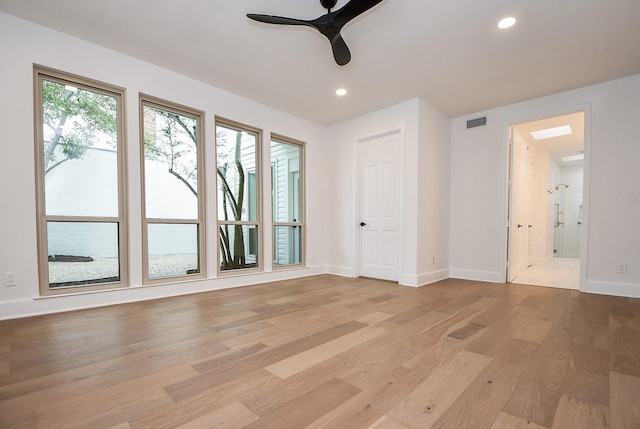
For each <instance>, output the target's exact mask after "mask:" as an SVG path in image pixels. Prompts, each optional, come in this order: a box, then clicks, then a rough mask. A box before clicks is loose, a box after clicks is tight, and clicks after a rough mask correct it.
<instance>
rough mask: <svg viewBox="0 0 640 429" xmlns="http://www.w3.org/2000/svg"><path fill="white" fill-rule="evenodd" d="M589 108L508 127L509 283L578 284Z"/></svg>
mask: <svg viewBox="0 0 640 429" xmlns="http://www.w3.org/2000/svg"><path fill="white" fill-rule="evenodd" d="M584 144H585V112H583V111H581V112H576V113H571V114H566V115H560V116H554V117H550V118H545V119H540V120H535V121H530V122H526V123H521V124H517V125H513V126H511V127H510V129H509V177H508V182H509V199H508V201H509V207H508V212H509V216H508V219H509V222H508V234H507V237H508V238H507V241H508V243H507V279H506V280H507V282H510V283H511V282H512V283H520V284H528V285H537V286H550V287H558V288H566V289H579V287H580V264H581V260H580V257H581V247H582V246H581V244H582V243H581V241H582V229H583V214H584V204H583V188H584Z"/></svg>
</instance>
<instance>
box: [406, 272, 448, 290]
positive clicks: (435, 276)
mask: <svg viewBox="0 0 640 429" xmlns="http://www.w3.org/2000/svg"><path fill="white" fill-rule="evenodd" d="M448 278H449V270H448V269H444V270H438V271H430V272H428V273H422V274H419V275H417V276H414V275H408V274H404V275H401V276H400V282H399V283H400V285H402V286H411V287H422V286H426V285H430V284H432V283H436V282H439V281H442V280H446V279H448Z"/></svg>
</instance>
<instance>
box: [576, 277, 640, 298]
mask: <svg viewBox="0 0 640 429" xmlns="http://www.w3.org/2000/svg"><path fill="white" fill-rule="evenodd" d="M580 291H581V292H587V293H594V294H597V295H612V296H621V297H625V298H640V285H639V284H633V283H605V282H598V281H592V280H587V281H586V282H585V283H584V284H583V287H582V288H581V289H580Z"/></svg>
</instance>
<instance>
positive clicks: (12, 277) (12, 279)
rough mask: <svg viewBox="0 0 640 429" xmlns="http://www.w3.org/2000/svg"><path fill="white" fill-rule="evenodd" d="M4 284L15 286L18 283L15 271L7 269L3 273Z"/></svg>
mask: <svg viewBox="0 0 640 429" xmlns="http://www.w3.org/2000/svg"><path fill="white" fill-rule="evenodd" d="M4 285H5V286H7V287H9V286H17V285H18V283H17V281H16V273H14V272H11V271H8V272H6V273H4Z"/></svg>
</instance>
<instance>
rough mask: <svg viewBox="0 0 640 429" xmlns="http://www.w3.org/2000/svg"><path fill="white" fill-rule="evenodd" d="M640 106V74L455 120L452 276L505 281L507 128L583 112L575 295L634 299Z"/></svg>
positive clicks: (639, 273) (637, 286)
mask: <svg viewBox="0 0 640 429" xmlns="http://www.w3.org/2000/svg"><path fill="white" fill-rule="evenodd" d="M638 100H640V75H636V76H631V77H628V78H624V79H619V80H615V81H611V82H606V83H603V84H599V85H594V86H590V87H586V88H581V89H578V90H574V91H568V92H564V93H561V94H555V95H551V96H548V97H542V98H538V99H535V100H530V101H526V102H522V103H518V104H513V105H509V106H503V107H500V108H496V109H492V110H489V111H486V112H481V113H478V114H477V115H469V116H467V117H461V118H456V119H454V120H453V124H452V147H451V150H452V152H451V153H452V168H451V170H452V171H451V243H450V244H451V275H452V277H460V278H471V279H475V280H488V281H494V282H502V281H504V278H505V275H504V273H505V264H506V258H505V255H506V229H505V226H506V210H505V207H506V171H507V170H506V167H507V136H506V130H507V128H508V125H511V124H516V123H521V122H525V121H528V120H533V119H539V118H542V117H548V116H553V115H556V114H562V113H569V112H574V111H579V110H584V109H586V118H585V119H586V123H587V133H586V141H585V151H586V165H585V171H586V176H587V178H588V180H587V181H585V188H584V190H585V195H584V206H585V213H584V221H585V223H583V229H585V230H586V231H587V237H588V241H587V242H585V240H583V251H582V252H583V257H584V260H583V264H582V269H583V272H582V284H581V290H583V291H586V292H595V293H604V294H612V295H625V296H640V244H639V243H640V222H638V219H640V168H638V161H639V160H640V121H638V119H637V118H638V117H640V103H639V102H638ZM481 115H486V116H487V125H486V126H485V127H479V128H473V129H471V130H467V129H466V120H467V119H470V118H474V117H477V116H481ZM618 261H623V262H626V263H627V264H628V271H627V273H626V274H618V273H617V267H618Z"/></svg>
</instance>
